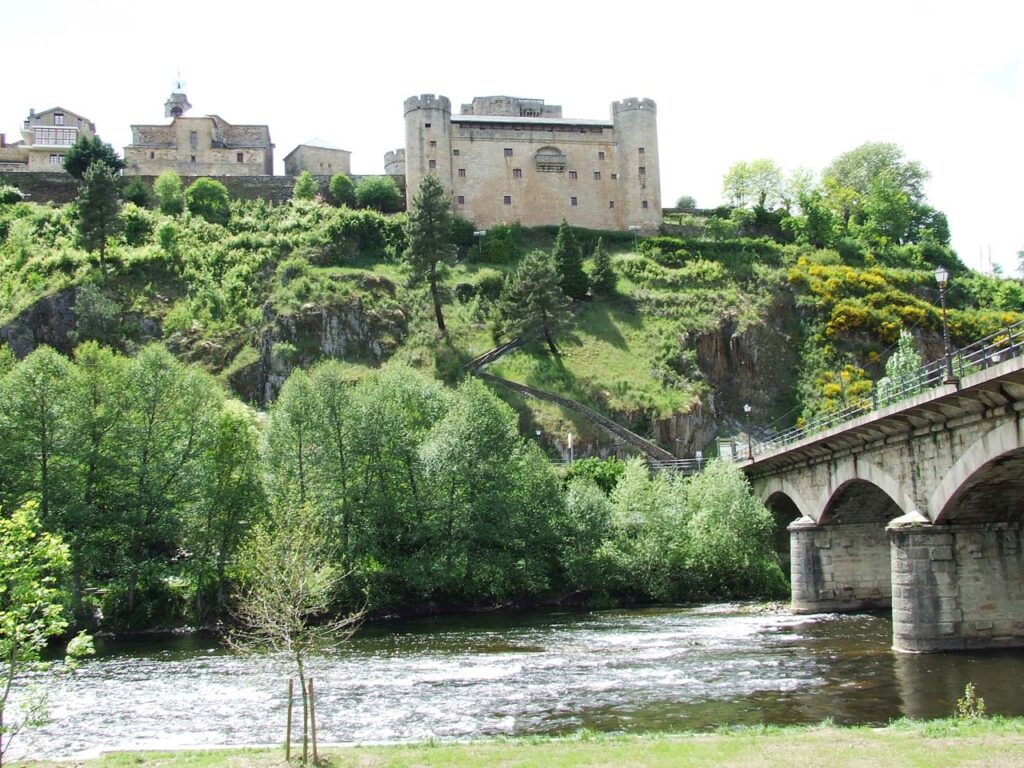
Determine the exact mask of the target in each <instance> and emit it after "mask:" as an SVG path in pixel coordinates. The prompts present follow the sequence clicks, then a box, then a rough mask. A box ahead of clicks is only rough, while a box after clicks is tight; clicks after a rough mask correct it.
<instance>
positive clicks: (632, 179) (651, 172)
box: [612, 98, 661, 231]
mask: <svg viewBox="0 0 1024 768" xmlns="http://www.w3.org/2000/svg"><path fill="white" fill-rule="evenodd" d="M612 122H613V123H614V124H615V139H616V141H617V142H618V150H619V151H618V161H619V179H620V180H621V182H622V196H623V208H624V210H623V214H624V219H625V221H624V223H625V225H626V226H627V227H631V226H638V227H640V228H641V229H642V230H643V231H655V230H657V229H658V227H659V226H660V225H661V173H660V172H659V170H658V169H659V162H660V159H659V157H658V111H657V106H656V105H655V103H654V101H652V100H651V99H637V98H629V99H623V100H622V101H616V102H615V103H613V104H612Z"/></svg>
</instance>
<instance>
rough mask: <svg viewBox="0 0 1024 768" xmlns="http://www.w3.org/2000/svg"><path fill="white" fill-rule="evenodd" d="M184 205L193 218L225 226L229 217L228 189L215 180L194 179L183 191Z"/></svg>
mask: <svg viewBox="0 0 1024 768" xmlns="http://www.w3.org/2000/svg"><path fill="white" fill-rule="evenodd" d="M185 205H187V206H188V210H189V213H191V214H192V215H193V216H199V217H201V218H203V219H205V220H206V221H208V222H210V223H211V224H227V223H228V219H229V218H230V216H231V205H230V198H229V197H228V188H227V187H225V186H224V185H223V184H222V183H221V182H219V181H217V180H216V179H207V178H202V179H196V181H195V182H194V183H193V184H192V186H190V187H189V188H188V189H187V190H185Z"/></svg>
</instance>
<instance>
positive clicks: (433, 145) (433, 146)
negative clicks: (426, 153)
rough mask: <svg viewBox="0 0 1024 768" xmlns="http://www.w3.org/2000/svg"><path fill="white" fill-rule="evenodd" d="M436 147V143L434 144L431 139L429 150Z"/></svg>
mask: <svg viewBox="0 0 1024 768" xmlns="http://www.w3.org/2000/svg"><path fill="white" fill-rule="evenodd" d="M436 146H437V142H436V141H434V140H433V139H431V140H430V148H431V149H433V148H435V147H436Z"/></svg>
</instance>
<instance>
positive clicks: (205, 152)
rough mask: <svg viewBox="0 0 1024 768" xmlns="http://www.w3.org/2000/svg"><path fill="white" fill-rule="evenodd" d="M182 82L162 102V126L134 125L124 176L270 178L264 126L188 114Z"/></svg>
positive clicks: (270, 151) (271, 151)
mask: <svg viewBox="0 0 1024 768" xmlns="http://www.w3.org/2000/svg"><path fill="white" fill-rule="evenodd" d="M191 107H192V105H191V104H189V102H188V98H187V97H186V96H185V89H184V83H182V82H180V81H178V82H177V83H175V88H174V90H173V91H172V93H171V95H170V97H169V98H168V99H167V101H166V102H165V104H164V116H165V117H169V118H171V122H170V124H167V125H133V126H132V127H131V128H132V143H131V144H129V145H128V146H127V147H125V148H124V160H125V164H126V168H125V171H124V173H125V175H130V176H158V175H160V174H161V173H162V172H164V171H165V170H168V169H171V170H174V171H177V172H178V173H179V174H180V175H182V176H272V175H273V174H274V144H273V143H272V142H271V141H270V128H269V127H268V126H266V125H233V124H231V123H229V122H228V121H227V120H225V119H224V118H222V117H220V116H218V115H205V116H203V117H188V116H186V114H185V113H186V112H188V111H189V110H190V109H191Z"/></svg>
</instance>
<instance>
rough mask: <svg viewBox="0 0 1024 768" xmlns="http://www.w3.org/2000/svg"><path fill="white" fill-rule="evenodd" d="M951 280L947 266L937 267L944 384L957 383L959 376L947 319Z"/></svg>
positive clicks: (936, 278) (936, 277) (936, 276)
mask: <svg viewBox="0 0 1024 768" xmlns="http://www.w3.org/2000/svg"><path fill="white" fill-rule="evenodd" d="M948 281H949V271H948V270H947V269H946V268H945V267H936V269H935V282H937V283H938V284H939V299H940V301H941V302H942V348H943V351H944V353H945V355H946V380H945V381H944V382H943V383H944V384H956V383H958V382H957V378H956V376H954V375H953V349H952V346H951V345H950V343H949V323H948V322H947V320H946V283H947V282H948Z"/></svg>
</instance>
